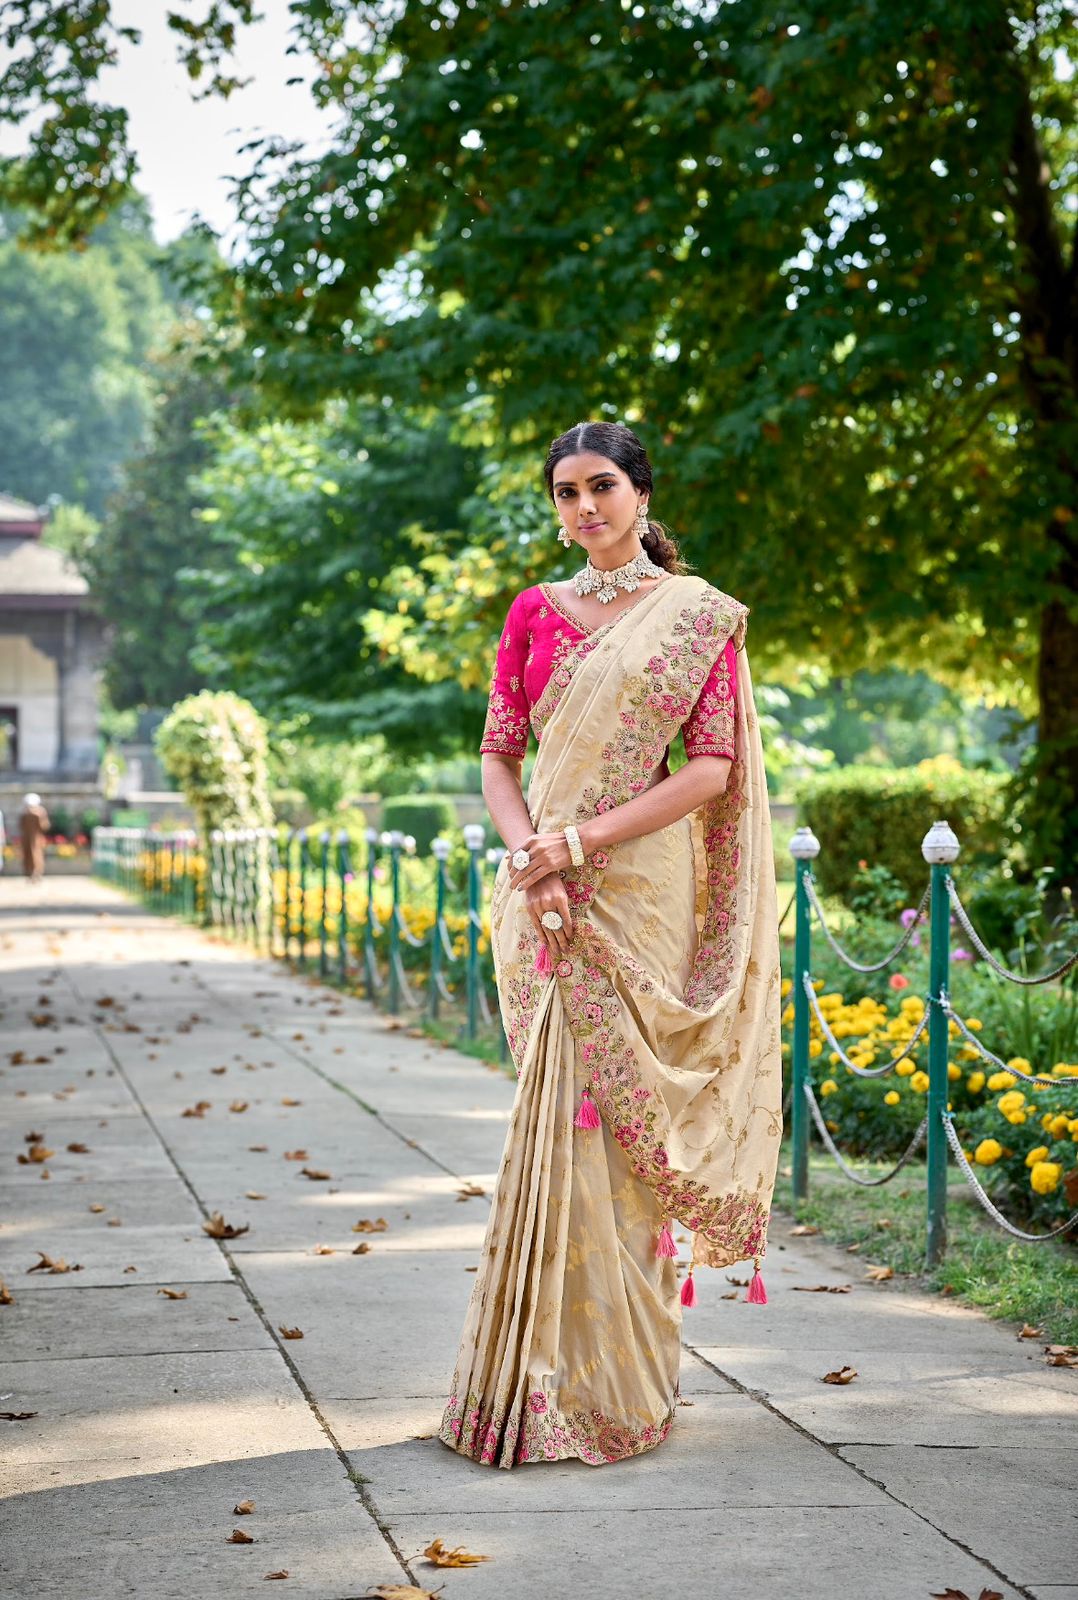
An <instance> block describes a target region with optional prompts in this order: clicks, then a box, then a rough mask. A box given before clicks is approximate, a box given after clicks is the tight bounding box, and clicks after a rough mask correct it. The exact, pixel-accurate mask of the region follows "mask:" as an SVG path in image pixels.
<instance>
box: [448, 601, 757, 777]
mask: <svg viewBox="0 0 1078 1600" xmlns="http://www.w3.org/2000/svg"><path fill="white" fill-rule="evenodd" d="M586 637H587V630H585V629H583V628H580V627H579V626H578V625H577V624H576V623H575V622H574V621H573V620H572V618H570V617H569V616H568V615H567V614H566V612H565V611H564V610H562V609H561V608H560V607H559V606H558V605H557V603H556V601H555V600H554V598H553V597H552V596H551V595H550V593H549V592H548V591H547V590H546V588H545V586H543V585H536V586H535V587H534V588H531V589H524V590H522V591H521V592H520V594H518V595H517V596H516V598H515V599H514V601H513V603H512V605H511V606H510V607H509V610H508V612H507V614H506V618H505V625H504V627H503V628H502V632H501V637H500V639H499V641H498V648H497V652H496V654H495V659H494V669H493V672H492V673H491V680H490V694H489V698H488V702H487V717H486V724H485V726H484V729H483V737H482V740H481V742H480V745H479V750H480V754H484V753H487V752H490V753H492V754H500V755H509V756H514V757H516V758H517V759H520V758H522V757H523V756H524V755H525V753H526V751H527V748H528V730H529V728H530V727H531V708H532V707H533V706H534V705H535V703H536V701H537V700H538V699H539V697H540V695H541V694H542V693H543V690H544V689H545V688H546V685H547V682H548V680H549V678H550V673H551V669H552V667H553V664H554V660H555V659H556V657H557V656H558V654H559V653H560V652H561V651H563V650H564V649H565V648H566V647H567V646H569V647H571V646H573V645H576V644H578V643H579V642H580V640H582V639H584V638H586ZM736 696H737V656H736V653H735V647H734V642H733V639H732V638H731V639H730V640H728V641H727V643H726V645H725V647H724V648H723V650H722V651H721V653H720V654H719V656H718V658H717V660H716V661H715V663H714V665H713V667H712V668H711V671H710V672H709V673H708V676H707V678H706V679H705V681H704V683H703V684H702V685H701V688H700V693H699V696H698V697H697V700H696V703H695V705H694V706H693V709H692V711H691V712H690V714H689V716H688V718H687V720H686V721H685V723H684V724H683V725H682V729H681V733H682V738H683V740H684V744H685V754H686V756H687V757H688V758H689V759H690V760H692V759H693V758H694V757H696V756H728V757H730V759H731V760H732V759H733V756H734V747H735V735H734V730H735V727H736V720H735V711H736Z"/></svg>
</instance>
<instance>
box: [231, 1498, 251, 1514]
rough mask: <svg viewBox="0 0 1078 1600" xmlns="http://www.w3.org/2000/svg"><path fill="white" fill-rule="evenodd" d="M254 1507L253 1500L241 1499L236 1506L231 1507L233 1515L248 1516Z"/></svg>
mask: <svg viewBox="0 0 1078 1600" xmlns="http://www.w3.org/2000/svg"><path fill="white" fill-rule="evenodd" d="M254 1508H255V1503H254V1501H253V1500H241V1501H240V1503H239V1505H238V1506H233V1507H232V1515H233V1516H234V1517H248V1516H250V1514H251V1512H252V1511H253V1510H254Z"/></svg>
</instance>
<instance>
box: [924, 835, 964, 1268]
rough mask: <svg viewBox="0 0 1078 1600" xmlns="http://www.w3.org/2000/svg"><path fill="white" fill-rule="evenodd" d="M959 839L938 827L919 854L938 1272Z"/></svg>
mask: <svg viewBox="0 0 1078 1600" xmlns="http://www.w3.org/2000/svg"><path fill="white" fill-rule="evenodd" d="M958 848H959V847H958V839H957V838H956V836H955V833H954V831H953V829H952V828H951V826H950V824H949V823H947V822H935V823H933V824H932V827H931V828H929V830H928V832H927V833H926V834H925V836H924V840H923V841H922V844H921V854H922V855H923V856H924V858H925V860H926V861H927V862H928V864H929V866H930V867H931V869H932V900H931V905H932V922H931V945H930V954H929V979H928V986H929V991H930V992H929V997H928V1003H929V1005H930V1006H931V1008H932V1010H931V1012H930V1014H929V1018H928V1148H927V1152H926V1155H927V1161H926V1169H927V1170H926V1179H927V1185H926V1187H927V1190H928V1230H927V1238H926V1246H925V1266H926V1267H934V1266H938V1264H939V1263H940V1262H941V1261H942V1260H943V1257H944V1254H945V1252H946V1249H947V1133H946V1130H945V1128H944V1126H943V1113H944V1112H945V1111H946V1109H947V1094H948V1089H949V1083H948V1077H947V1057H948V1055H949V1053H950V1028H949V1024H948V1018H947V1013H946V1011H944V1009H943V1004H942V1001H943V998H944V996H945V994H946V993H947V986H948V981H949V969H950V961H951V950H950V944H951V910H950V900H949V898H948V895H947V875H948V873H949V871H950V868H951V863H952V862H953V861H955V860H956V858H957V856H958Z"/></svg>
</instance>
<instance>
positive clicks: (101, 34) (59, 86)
mask: <svg viewBox="0 0 1078 1600" xmlns="http://www.w3.org/2000/svg"><path fill="white" fill-rule="evenodd" d="M113 10H114V8H113V5H112V4H111V3H110V0H66V3H65V4H63V5H58V4H56V3H55V0H5V5H4V7H3V15H2V20H0V43H2V44H3V46H4V49H5V52H6V54H7V56H8V60H7V64H6V66H5V67H4V70H3V72H2V73H0V122H9V123H14V124H15V125H16V126H22V125H29V126H30V127H31V129H32V131H31V133H30V138H29V150H28V152H27V153H26V155H25V156H22V157H20V158H19V159H18V160H13V161H7V162H5V163H4V165H3V168H2V169H0V171H2V182H0V197H2V198H3V200H4V202H5V203H6V204H17V205H20V206H25V207H27V208H28V211H29V216H28V220H27V221H26V222H25V224H24V231H25V235H26V237H27V238H29V239H30V240H32V241H33V242H35V243H36V244H39V245H49V246H64V245H70V244H75V245H78V244H81V243H83V242H84V241H85V239H86V237H87V235H88V234H89V233H90V232H91V230H92V229H93V228H94V227H96V226H97V225H98V224H99V223H101V222H102V221H103V220H104V219H105V218H107V217H108V216H109V214H110V213H111V212H112V211H113V210H114V209H115V208H116V207H117V206H118V205H120V204H121V203H122V201H123V200H124V199H125V198H126V197H127V196H128V195H129V194H130V192H131V182H132V179H133V177H134V174H135V169H136V161H135V156H134V153H133V151H132V150H131V147H130V144H129V142H128V128H127V112H126V111H125V110H124V109H123V108H122V107H120V106H112V105H108V104H106V103H104V102H103V101H101V100H100V99H98V97H97V95H96V93H95V90H96V86H97V79H98V77H99V75H100V73H101V71H102V69H103V68H106V67H110V66H113V65H114V64H115V62H116V59H117V54H118V49H119V46H120V45H121V44H124V43H126V44H137V43H138V42H139V39H140V37H141V35H140V33H139V30H138V29H137V28H132V27H129V26H125V25H123V24H121V23H120V22H118V21H117V20H116V18H115V16H114V15H113ZM253 15H254V0H212V4H211V5H210V6H209V8H208V10H207V11H206V14H205V16H204V17H203V19H202V20H201V21H197V20H195V19H194V18H192V17H190V16H187V15H185V14H184V13H183V12H182V11H171V10H170V11H169V12H167V13H166V18H167V22H168V26H169V28H170V29H171V31H172V32H173V33H174V34H175V35H176V39H177V54H178V56H179V59H180V60H181V62H182V63H183V65H184V66H185V68H186V69H187V74H188V77H189V78H190V79H191V80H192V82H198V81H199V80H201V79H202V78H203V74H204V73H207V72H208V78H207V81H206V86H205V89H204V91H203V92H204V93H205V94H220V95H223V96H226V97H227V96H228V95H229V94H230V93H231V92H232V90H233V89H235V88H236V87H238V85H239V83H240V81H241V80H239V79H238V78H236V77H234V76H233V75H232V74H231V73H230V72H229V71H228V70H227V58H228V56H229V55H230V54H231V52H232V51H233V49H234V48H235V43H236V25H237V23H240V22H250V21H251V20H252V17H253ZM151 70H152V69H151ZM61 175H62V180H63V181H62V182H60V181H58V179H59V178H60V177H61Z"/></svg>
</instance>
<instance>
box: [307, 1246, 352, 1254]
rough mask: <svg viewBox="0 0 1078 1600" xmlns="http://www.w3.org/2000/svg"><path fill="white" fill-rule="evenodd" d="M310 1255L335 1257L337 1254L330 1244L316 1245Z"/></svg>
mask: <svg viewBox="0 0 1078 1600" xmlns="http://www.w3.org/2000/svg"><path fill="white" fill-rule="evenodd" d="M312 1253H313V1254H314V1255H316V1256H335V1255H336V1254H337V1252H336V1250H334V1248H333V1246H332V1245H331V1244H316V1245H315V1247H314V1250H313V1252H312ZM353 1253H354V1252H353Z"/></svg>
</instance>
